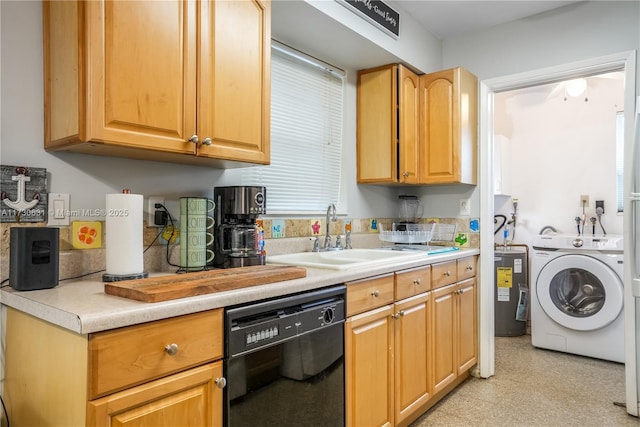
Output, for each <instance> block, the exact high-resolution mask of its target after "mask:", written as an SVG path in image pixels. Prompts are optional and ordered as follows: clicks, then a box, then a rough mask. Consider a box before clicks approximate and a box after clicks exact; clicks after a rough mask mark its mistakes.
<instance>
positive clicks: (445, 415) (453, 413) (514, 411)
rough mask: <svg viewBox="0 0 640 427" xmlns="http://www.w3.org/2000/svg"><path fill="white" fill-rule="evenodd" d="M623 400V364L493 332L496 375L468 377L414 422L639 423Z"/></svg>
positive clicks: (419, 426) (421, 424)
mask: <svg viewBox="0 0 640 427" xmlns="http://www.w3.org/2000/svg"><path fill="white" fill-rule="evenodd" d="M624 400H625V390H624V365H622V364H619V363H614V362H606V361H602V360H596V359H591V358H587V357H582V356H576V355H571V354H565V353H559V352H555V351H550V350H542V349H537V348H535V347H533V346H532V345H531V337H530V336H529V335H525V336H522V337H509V338H506V337H496V375H495V376H493V377H491V378H489V379H479V378H470V379H469V380H467V381H466V382H464V383H463V384H462V385H461V386H460V387H458V388H457V389H456V390H455V391H453V392H452V393H451V394H449V395H448V396H447V397H446V398H444V399H443V400H442V401H440V402H439V403H438V404H437V405H436V406H434V407H433V408H431V410H429V411H428V412H427V413H426V414H425V415H423V416H422V417H421V418H419V419H418V420H416V422H415V423H413V424H412V427H425V426H438V427H440V426H465V427H467V426H509V427H514V426H554V427H555V426H576V427H578V426H580V427H587V426H607V427H610V426H634V427H638V426H640V419H638V418H636V417H632V416H630V415H628V414H627V413H626V410H625V408H624V407H623V406H618V405H615V404H614V402H618V403H622V404H623V402H624Z"/></svg>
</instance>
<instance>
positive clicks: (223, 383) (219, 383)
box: [216, 377, 227, 389]
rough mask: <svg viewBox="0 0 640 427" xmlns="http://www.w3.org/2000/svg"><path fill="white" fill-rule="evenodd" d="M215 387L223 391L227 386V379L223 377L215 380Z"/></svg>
mask: <svg viewBox="0 0 640 427" xmlns="http://www.w3.org/2000/svg"><path fill="white" fill-rule="evenodd" d="M216 385H217V386H218V388H219V389H223V388H225V387H226V386H227V379H226V378H225V377H220V378H216Z"/></svg>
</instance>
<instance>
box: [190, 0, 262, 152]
mask: <svg viewBox="0 0 640 427" xmlns="http://www.w3.org/2000/svg"><path fill="white" fill-rule="evenodd" d="M199 3H200V7H201V10H200V19H201V22H200V52H199V53H200V57H199V58H200V59H199V80H198V92H199V99H198V136H199V138H200V143H199V145H198V153H197V154H198V155H199V156H207V157H215V158H220V159H229V160H238V161H247V162H252V163H263V164H268V163H269V154H270V106H271V89H270V88H271V83H270V82H271V71H270V70H271V5H270V3H269V2H268V1H262V0H249V1H214V0H209V1H201V2H199Z"/></svg>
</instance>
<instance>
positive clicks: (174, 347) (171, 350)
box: [164, 343, 178, 356]
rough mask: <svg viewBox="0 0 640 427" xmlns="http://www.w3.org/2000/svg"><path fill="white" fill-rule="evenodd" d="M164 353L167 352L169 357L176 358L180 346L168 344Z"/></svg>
mask: <svg viewBox="0 0 640 427" xmlns="http://www.w3.org/2000/svg"><path fill="white" fill-rule="evenodd" d="M164 351H166V352H167V354H168V355H169V356H175V354H176V353H177V352H178V344H176V343H172V344H168V345H167V346H165V348H164Z"/></svg>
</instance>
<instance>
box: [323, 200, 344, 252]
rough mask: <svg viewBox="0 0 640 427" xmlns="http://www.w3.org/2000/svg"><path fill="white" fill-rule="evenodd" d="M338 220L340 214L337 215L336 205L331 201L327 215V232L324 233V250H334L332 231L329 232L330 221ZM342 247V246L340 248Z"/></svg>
mask: <svg viewBox="0 0 640 427" xmlns="http://www.w3.org/2000/svg"><path fill="white" fill-rule="evenodd" d="M337 220H338V216H337V215H336V205H334V204H333V203H331V204H330V205H329V207H328V208H327V217H326V219H325V223H326V232H325V235H324V245H323V246H322V249H324V250H334V249H335V248H334V246H333V242H332V241H331V233H329V221H333V222H336V221H337ZM340 249H342V248H340Z"/></svg>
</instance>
